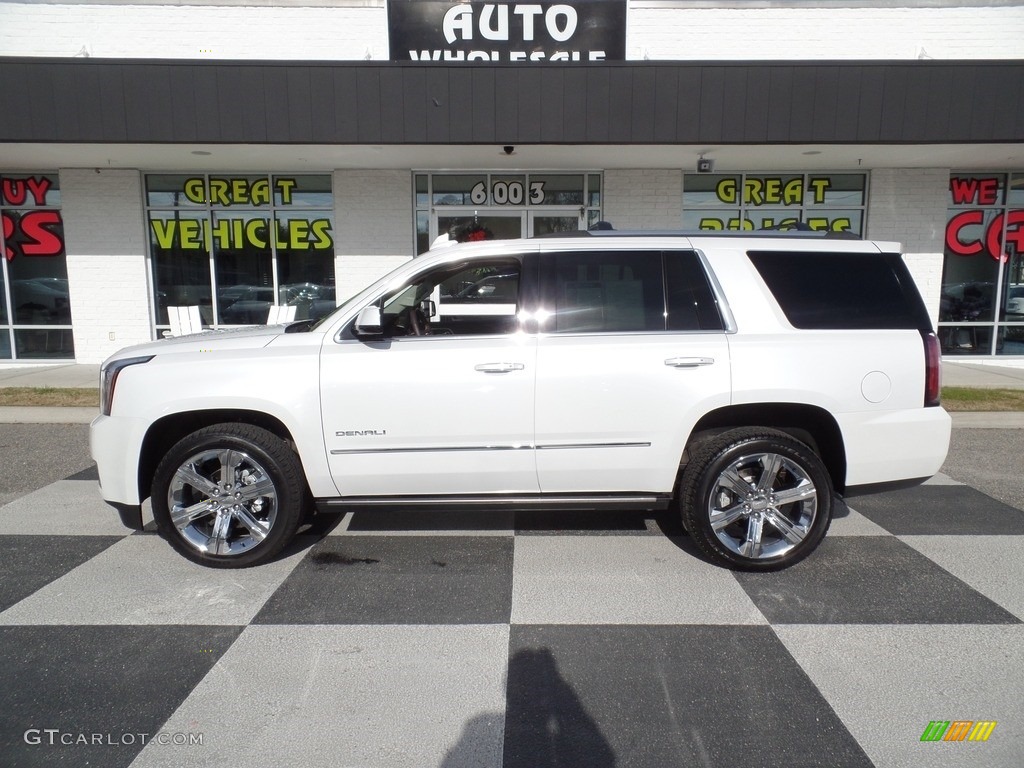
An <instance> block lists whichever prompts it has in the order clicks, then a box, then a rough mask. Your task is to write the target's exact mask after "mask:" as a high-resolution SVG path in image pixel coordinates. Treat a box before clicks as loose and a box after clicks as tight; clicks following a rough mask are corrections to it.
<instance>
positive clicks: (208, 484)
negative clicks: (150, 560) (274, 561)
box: [151, 423, 307, 568]
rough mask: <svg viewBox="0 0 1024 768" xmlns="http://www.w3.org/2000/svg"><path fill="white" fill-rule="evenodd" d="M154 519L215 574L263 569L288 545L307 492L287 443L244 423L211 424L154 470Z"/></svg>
mask: <svg viewBox="0 0 1024 768" xmlns="http://www.w3.org/2000/svg"><path fill="white" fill-rule="evenodd" d="M151 496H152V503H153V517H154V518H155V519H156V524H157V528H158V529H159V530H160V533H161V535H162V536H163V537H164V538H165V539H167V540H168V541H169V542H170V544H171V546H173V547H174V548H175V549H176V550H178V552H180V553H181V554H182V555H184V556H185V557H187V558H188V559H189V560H193V561H194V562H197V563H200V564H202V565H207V566H213V567H215V568H243V567H245V566H250V565H257V564H260V563H265V562H267V561H268V560H270V559H271V558H273V557H274V556H275V555H276V554H277V553H278V552H280V551H281V549H283V548H284V547H285V545H287V544H288V542H290V541H291V540H292V537H293V536H294V535H295V532H296V530H298V528H299V525H300V523H301V522H302V518H303V512H304V507H305V504H306V498H307V494H306V492H305V482H304V480H303V474H302V467H301V465H300V463H299V460H298V457H297V456H296V455H295V453H294V452H293V451H292V450H291V448H290V447H289V446H288V444H287V443H285V442H284V441H283V440H282V439H281V438H279V437H277V436H276V435H274V434H273V433H271V432H268V431H267V430H265V429H261V428H259V427H254V426H252V425H249V424H234V423H231V424H215V425H213V426H210V427H205V428H203V429H200V430H198V431H196V432H193V433H192V434H191V435H188V436H187V437H184V438H182V439H181V440H179V441H178V442H177V443H176V444H175V445H174V447H173V448H171V449H170V450H169V451H168V452H167V455H166V456H164V458H163V460H162V461H161V462H160V464H159V466H158V467H157V470H156V473H155V474H154V476H153V484H152V493H151Z"/></svg>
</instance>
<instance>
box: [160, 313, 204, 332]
mask: <svg viewBox="0 0 1024 768" xmlns="http://www.w3.org/2000/svg"><path fill="white" fill-rule="evenodd" d="M167 320H168V322H169V323H170V324H171V329H170V330H169V331H164V336H165V337H171V336H188V335H189V334H190V333H202V331H203V320H202V318H201V317H200V316H199V307H168V308H167Z"/></svg>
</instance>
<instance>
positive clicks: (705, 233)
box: [534, 222, 863, 240]
mask: <svg viewBox="0 0 1024 768" xmlns="http://www.w3.org/2000/svg"><path fill="white" fill-rule="evenodd" d="M606 223H607V222H598V224H606ZM804 226H805V227H806V225H804ZM560 237H796V238H822V239H826V240H863V238H862V237H861V236H860V235H858V234H857V233H855V232H848V231H834V230H830V229H810V228H800V229H780V228H778V227H770V228H765V229H741V230H737V229H675V230H672V229H652V230H643V229H612V228H611V227H610V226H608V227H601V228H600V229H597V228H594V227H591V228H590V229H586V230H576V231H574V232H549V233H548V234H545V235H534V238H535V239H550V238H560Z"/></svg>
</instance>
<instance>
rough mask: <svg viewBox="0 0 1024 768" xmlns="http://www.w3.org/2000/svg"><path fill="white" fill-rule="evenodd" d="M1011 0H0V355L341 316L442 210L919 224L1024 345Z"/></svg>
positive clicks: (526, 224) (997, 351) (1017, 74)
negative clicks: (273, 316)
mask: <svg viewBox="0 0 1024 768" xmlns="http://www.w3.org/2000/svg"><path fill="white" fill-rule="evenodd" d="M1022 39H1024V6H1022V5H1021V4H1020V3H1019V2H1016V1H1015V0H1014V1H1013V2H1004V1H1001V0H987V1H984V2H981V1H979V2H975V0H951V1H946V0H901V1H899V2H878V1H876V0H692V1H691V0H566V2H539V3H499V2H494V3H491V2H480V1H478V0H472V1H471V2H456V1H455V0H308V1H305V2H304V1H302V0H300V1H299V2H283V0H277V1H276V2H275V1H274V0H266V1H263V0H248V2H235V1H234V0H221V1H220V2H217V3H209V2H202V1H200V0H179V2H178V3H176V4H173V5H172V4H167V3H161V2H150V1H149V0H135V2H130V3H128V2H93V3H79V2H75V1H74V0H65V1H64V2H52V3H51V2H36V1H33V2H4V1H2V0H0V93H3V94H4V100H3V119H2V120H0V217H2V223H3V228H2V234H0V249H2V255H3V258H2V259H0V264H2V268H0V365H12V364H27V363H41V362H43V363H52V362H59V361H77V362H80V363H96V362H100V361H102V360H103V359H104V358H105V357H106V356H108V355H109V354H111V353H112V352H114V351H115V350H117V349H119V348H121V347H123V346H126V345H129V344H134V343H139V342H144V341H149V340H151V339H154V338H159V337H160V336H161V334H162V333H163V332H164V331H165V330H167V329H168V328H169V317H168V307H178V306H198V307H199V310H200V315H201V318H202V321H203V323H204V325H206V326H208V327H211V328H218V327H229V326H233V325H246V324H253V323H263V322H266V320H267V316H268V312H269V309H270V307H271V306H273V305H285V304H288V305H294V306H295V307H296V313H297V315H296V316H297V317H298V318H304V317H315V316H318V315H321V314H324V313H326V312H327V311H329V310H330V309H331V308H333V307H334V306H336V305H337V304H338V303H340V302H341V301H343V300H344V299H345V298H347V297H348V296H351V295H353V294H354V293H356V292H357V291H358V290H359V289H361V288H362V287H364V286H365V285H367V284H368V283H369V282H371V281H372V280H374V279H376V278H377V277H379V276H380V275H382V274H384V273H386V272H387V271H389V270H391V269H392V268H394V267H395V266H397V265H399V264H401V263H402V262H404V261H406V260H408V259H410V258H414V257H415V256H416V255H417V254H419V253H422V252H424V251H425V250H427V249H428V248H429V247H430V245H431V243H433V242H434V241H435V240H436V239H437V238H438V237H442V238H443V237H444V236H446V235H452V236H464V235H465V233H467V232H472V233H477V234H480V233H482V235H481V236H488V237H500V238H506V237H525V236H534V235H543V234H547V233H553V232H564V231H570V230H577V229H586V228H588V227H590V226H592V225H594V224H595V223H596V222H598V221H608V222H611V223H612V225H613V226H614V227H615V228H616V229H659V230H679V229H686V230H695V229H705V230H721V229H749V230H756V229H761V228H765V227H782V228H787V227H792V226H795V225H798V224H799V225H801V226H809V227H811V228H814V229H824V230H833V231H848V232H852V233H854V234H856V235H860V236H863V237H866V238H871V239H877V240H887V241H888V240H892V241H898V242H900V243H901V244H902V247H903V251H904V253H905V258H906V260H907V263H908V264H909V266H910V269H911V272H912V274H913V276H914V279H915V280H916V281H917V283H918V286H919V288H920V290H921V292H922V294H923V295H924V297H925V300H926V303H927V305H928V307H929V310H930V311H931V313H932V318H933V321H934V322H935V324H936V326H937V328H938V332H939V337H940V340H941V343H942V347H943V353H944V354H945V355H949V356H952V355H958V356H969V357H971V358H972V359H984V358H995V359H1000V360H1008V359H1010V358H1013V357H1017V358H1024V256H1022V253H1024V59H1022V58H1021V50H1022V48H1021V40H1022Z"/></svg>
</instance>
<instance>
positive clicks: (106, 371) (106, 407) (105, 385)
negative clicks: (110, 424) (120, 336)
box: [100, 355, 154, 416]
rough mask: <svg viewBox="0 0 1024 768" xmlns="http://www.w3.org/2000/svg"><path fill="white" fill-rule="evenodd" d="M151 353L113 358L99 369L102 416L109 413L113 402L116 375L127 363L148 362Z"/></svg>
mask: <svg viewBox="0 0 1024 768" xmlns="http://www.w3.org/2000/svg"><path fill="white" fill-rule="evenodd" d="M153 357H154V356H153V355H149V356H147V357H126V358H125V359H124V360H114V361H113V362H111V363H107V364H106V365H105V366H103V368H102V370H100V413H102V414H103V415H104V416H109V415H110V408H111V406H112V405H113V404H114V386H115V385H116V384H117V376H118V374H120V373H121V371H123V370H124V369H125V368H127V367H128V366H129V365H139V364H141V363H148V362H149V361H150V360H152V359H153Z"/></svg>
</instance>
